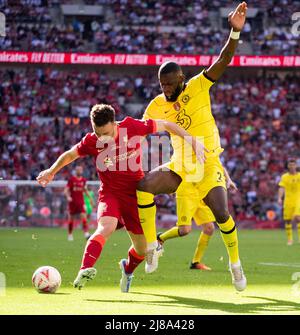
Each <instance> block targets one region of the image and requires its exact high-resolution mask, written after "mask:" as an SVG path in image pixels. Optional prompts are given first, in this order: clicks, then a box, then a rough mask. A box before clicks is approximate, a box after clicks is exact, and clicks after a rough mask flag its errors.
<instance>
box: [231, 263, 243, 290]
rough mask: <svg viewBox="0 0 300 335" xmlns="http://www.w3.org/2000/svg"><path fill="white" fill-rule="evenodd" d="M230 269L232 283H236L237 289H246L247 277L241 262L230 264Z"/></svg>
mask: <svg viewBox="0 0 300 335" xmlns="http://www.w3.org/2000/svg"><path fill="white" fill-rule="evenodd" d="M229 269H230V272H231V276H232V284H233V285H234V287H235V289H236V290H237V291H239V292H240V291H244V289H245V288H246V286H247V279H246V276H245V274H244V271H243V268H242V265H241V262H240V261H238V262H237V263H234V264H230V263H229Z"/></svg>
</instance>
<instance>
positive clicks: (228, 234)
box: [218, 216, 239, 264]
mask: <svg viewBox="0 0 300 335" xmlns="http://www.w3.org/2000/svg"><path fill="white" fill-rule="evenodd" d="M218 226H219V228H220V232H221V236H222V239H223V242H224V244H225V246H226V249H227V252H228V256H229V259H230V263H231V264H232V263H237V262H238V261H239V247H238V237H237V229H236V226H235V223H234V221H233V218H232V217H231V216H230V217H229V219H228V220H227V221H226V222H224V223H218Z"/></svg>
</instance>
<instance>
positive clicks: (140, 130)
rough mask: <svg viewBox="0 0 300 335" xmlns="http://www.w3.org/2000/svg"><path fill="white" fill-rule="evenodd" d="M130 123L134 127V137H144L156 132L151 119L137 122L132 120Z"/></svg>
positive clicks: (154, 123)
mask: <svg viewBox="0 0 300 335" xmlns="http://www.w3.org/2000/svg"><path fill="white" fill-rule="evenodd" d="M132 123H133V124H134V126H135V131H136V135H139V136H146V135H148V134H153V133H155V132H156V129H157V126H156V122H155V121H154V120H153V119H148V120H137V119H132Z"/></svg>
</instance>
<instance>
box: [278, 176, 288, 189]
mask: <svg viewBox="0 0 300 335" xmlns="http://www.w3.org/2000/svg"><path fill="white" fill-rule="evenodd" d="M278 185H279V186H280V187H286V183H285V178H284V176H282V177H281V178H280V181H279V183H278Z"/></svg>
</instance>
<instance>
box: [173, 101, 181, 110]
mask: <svg viewBox="0 0 300 335" xmlns="http://www.w3.org/2000/svg"><path fill="white" fill-rule="evenodd" d="M173 107H174V109H175V110H176V111H177V112H179V111H180V108H181V106H180V103H179V102H178V101H177V102H175V104H174V105H173Z"/></svg>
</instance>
